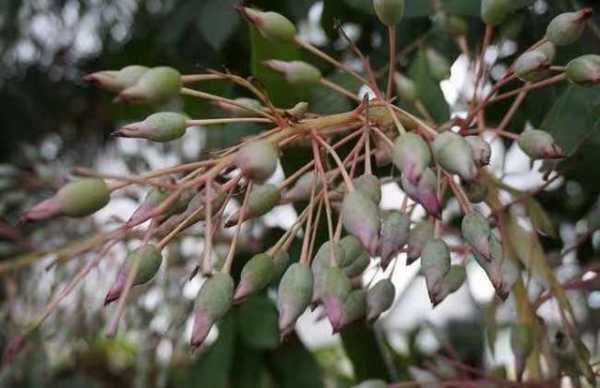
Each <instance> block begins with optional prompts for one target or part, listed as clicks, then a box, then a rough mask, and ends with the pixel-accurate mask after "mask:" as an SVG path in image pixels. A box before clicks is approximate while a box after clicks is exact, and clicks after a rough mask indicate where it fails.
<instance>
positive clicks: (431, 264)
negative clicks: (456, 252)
mask: <svg viewBox="0 0 600 388" xmlns="http://www.w3.org/2000/svg"><path fill="white" fill-rule="evenodd" d="M448 271H450V251H449V249H448V246H447V245H446V243H445V242H444V241H443V240H440V239H433V240H429V241H428V242H427V243H426V244H425V246H424V247H423V252H421V273H422V274H423V275H424V276H425V280H426V282H427V291H428V292H429V298H430V299H431V300H432V301H437V300H439V297H440V294H441V293H442V285H443V280H444V278H445V277H446V274H447V273H448Z"/></svg>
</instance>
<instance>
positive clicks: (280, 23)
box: [242, 8, 296, 42]
mask: <svg viewBox="0 0 600 388" xmlns="http://www.w3.org/2000/svg"><path fill="white" fill-rule="evenodd" d="M242 13H243V14H244V15H245V16H246V17H247V18H248V20H249V21H250V22H252V24H254V26H255V27H256V28H257V29H258V31H259V32H260V34H261V35H262V36H263V37H264V38H265V39H268V40H272V41H282V42H291V41H293V40H294V38H295V36H296V26H294V24H293V23H292V22H291V21H289V20H288V19H287V18H286V17H285V16H283V15H281V14H278V13H276V12H261V11H259V10H256V9H252V8H242Z"/></svg>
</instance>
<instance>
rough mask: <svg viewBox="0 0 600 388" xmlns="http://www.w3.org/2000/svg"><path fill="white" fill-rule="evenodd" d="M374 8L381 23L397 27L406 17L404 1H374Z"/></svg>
mask: <svg viewBox="0 0 600 388" xmlns="http://www.w3.org/2000/svg"><path fill="white" fill-rule="evenodd" d="M373 8H375V14H376V15H377V17H378V18H379V20H380V21H381V23H383V24H385V25H386V26H388V27H391V26H395V25H396V24H398V23H400V20H402V16H403V15H404V0H373Z"/></svg>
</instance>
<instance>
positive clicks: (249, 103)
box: [215, 97, 263, 117]
mask: <svg viewBox="0 0 600 388" xmlns="http://www.w3.org/2000/svg"><path fill="white" fill-rule="evenodd" d="M233 101H234V102H235V104H231V103H229V102H227V101H222V100H219V101H216V102H215V105H216V106H217V107H219V109H222V110H224V111H226V112H228V113H229V114H231V115H232V116H235V117H248V116H256V112H255V111H262V108H263V107H262V105H261V103H260V101H258V100H256V99H254V98H247V97H240V98H236V99H235V100H233Z"/></svg>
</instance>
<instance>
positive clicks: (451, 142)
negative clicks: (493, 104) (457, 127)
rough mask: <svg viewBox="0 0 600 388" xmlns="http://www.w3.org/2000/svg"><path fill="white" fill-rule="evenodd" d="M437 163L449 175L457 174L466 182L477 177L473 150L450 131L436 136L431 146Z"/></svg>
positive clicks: (461, 138)
mask: <svg viewBox="0 0 600 388" xmlns="http://www.w3.org/2000/svg"><path fill="white" fill-rule="evenodd" d="M431 148H432V149H433V154H434V155H435V159H436V160H437V162H438V163H439V164H440V166H442V168H444V170H446V171H448V172H449V173H451V174H457V175H459V176H460V177H461V178H463V179H464V180H466V181H472V180H473V179H475V178H476V177H477V174H478V171H477V166H476V165H475V158H474V154H473V150H472V149H471V146H470V145H469V143H468V142H467V141H466V140H465V138H464V137H462V136H460V135H458V134H456V133H454V132H450V131H446V132H444V133H441V134H439V135H437V136H436V138H435V140H434V141H433V144H432V146H431Z"/></svg>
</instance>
